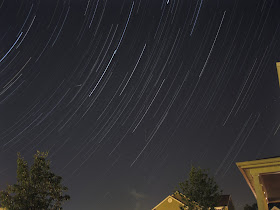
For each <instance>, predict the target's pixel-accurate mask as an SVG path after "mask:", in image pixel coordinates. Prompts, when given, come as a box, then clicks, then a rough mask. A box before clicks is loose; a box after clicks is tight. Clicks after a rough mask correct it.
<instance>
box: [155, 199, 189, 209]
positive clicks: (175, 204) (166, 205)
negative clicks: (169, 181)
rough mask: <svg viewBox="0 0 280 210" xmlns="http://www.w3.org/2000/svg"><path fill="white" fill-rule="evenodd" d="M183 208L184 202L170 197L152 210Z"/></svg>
mask: <svg viewBox="0 0 280 210" xmlns="http://www.w3.org/2000/svg"><path fill="white" fill-rule="evenodd" d="M183 206H184V204H183V203H182V202H180V201H179V200H177V199H175V198H173V197H172V196H170V195H169V196H168V197H167V198H165V199H164V200H163V201H162V202H160V203H159V204H158V205H157V206H155V207H154V208H153V209H152V210H179V209H180V207H183Z"/></svg>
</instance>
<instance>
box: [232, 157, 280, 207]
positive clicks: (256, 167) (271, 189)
mask: <svg viewBox="0 0 280 210" xmlns="http://www.w3.org/2000/svg"><path fill="white" fill-rule="evenodd" d="M236 165H237V166H238V168H239V170H240V172H241V173H242V174H243V176H244V178H245V180H246V181H247V183H248V185H249V187H250V188H251V190H252V192H253V194H254V196H255V197H256V198H257V195H256V186H255V183H254V180H253V176H256V175H258V176H259V179H260V183H259V184H258V185H261V188H262V190H263V193H265V195H266V199H267V200H268V202H269V203H275V202H280V182H279V180H280V157H273V158H264V159H260V160H253V161H245V162H239V163H236Z"/></svg>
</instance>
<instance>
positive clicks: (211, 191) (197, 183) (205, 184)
mask: <svg viewBox="0 0 280 210" xmlns="http://www.w3.org/2000/svg"><path fill="white" fill-rule="evenodd" d="M208 173H209V171H208V170H205V169H201V168H199V167H198V168H195V167H194V166H192V167H191V170H190V172H189V178H188V179H187V180H185V181H184V182H180V183H179V188H180V190H179V192H180V193H182V194H183V195H185V196H186V198H187V199H186V200H185V203H186V205H185V207H184V208H188V209H198V205H199V209H208V208H211V209H214V207H215V206H216V205H217V203H218V201H219V198H220V196H221V193H222V191H221V190H220V189H219V186H218V184H217V183H216V182H215V180H214V178H213V177H210V176H209V175H208ZM197 204H198V205H197Z"/></svg>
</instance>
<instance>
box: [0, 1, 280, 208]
mask: <svg viewBox="0 0 280 210" xmlns="http://www.w3.org/2000/svg"><path fill="white" fill-rule="evenodd" d="M279 11H280V1H278V0H274V1H273V0H246V1H242V0H224V1H222V0H190V1H189V0H134V1H133V0H36V1H35V0H0V88H1V90H0V189H4V188H5V187H6V184H12V183H15V181H16V158H17V152H21V154H22V155H23V156H24V157H25V159H26V160H28V161H29V162H31V161H32V159H33V155H34V153H35V152H36V150H40V151H49V157H50V160H51V161H52V169H53V170H54V171H55V172H56V173H57V174H59V175H61V176H62V177H63V179H64V184H65V185H66V186H68V187H69V192H68V193H69V194H70V196H71V201H69V202H67V203H66V204H65V205H64V207H65V209H70V210H72V209H93V210H109V209H117V210H146V209H147V210H148V209H151V208H152V207H154V206H155V205H157V204H158V203H159V202H160V201H161V200H163V199H164V198H165V197H167V196H168V195H170V194H172V191H173V190H174V188H175V187H176V186H177V184H178V183H179V182H180V181H183V180H184V179H185V178H187V174H188V171H189V169H190V166H191V165H192V164H193V165H195V166H201V167H202V168H209V169H210V173H211V175H213V176H215V178H216V180H217V182H218V184H219V185H220V187H221V188H222V189H223V191H224V194H231V195H232V199H233V202H234V204H235V207H236V209H242V207H243V206H244V205H245V204H246V203H253V202H255V200H254V197H253V194H252V193H251V191H250V189H249V187H248V186H247V184H246V182H245V180H244V178H243V177H242V175H241V173H240V172H239V170H238V168H237V167H236V165H235V162H238V161H247V160H254V159H257V158H264V157H271V156H277V155H279V147H280V141H279V138H280V131H279V130H280V129H279V127H280V109H279V107H280V97H279V96H280V95H279V92H280V89H279V84H278V77H277V71H276V65H275V63H276V62H277V61H279V60H280V44H279V37H280V27H279V24H280V12H279Z"/></svg>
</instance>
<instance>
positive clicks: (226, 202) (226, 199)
mask: <svg viewBox="0 0 280 210" xmlns="http://www.w3.org/2000/svg"><path fill="white" fill-rule="evenodd" d="M229 201H230V195H221V196H220V199H219V201H218V204H217V206H228V205H229Z"/></svg>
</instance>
